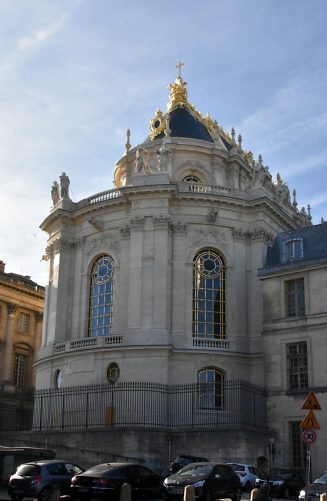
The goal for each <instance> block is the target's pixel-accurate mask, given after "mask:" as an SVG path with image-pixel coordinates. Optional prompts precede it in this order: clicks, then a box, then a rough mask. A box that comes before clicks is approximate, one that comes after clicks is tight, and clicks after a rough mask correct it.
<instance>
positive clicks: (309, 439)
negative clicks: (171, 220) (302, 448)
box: [302, 430, 317, 445]
mask: <svg viewBox="0 0 327 501" xmlns="http://www.w3.org/2000/svg"><path fill="white" fill-rule="evenodd" d="M302 437H303V442H304V443H305V444H306V445H310V444H313V442H315V441H316V438H317V433H316V432H315V431H314V430H303V432H302Z"/></svg>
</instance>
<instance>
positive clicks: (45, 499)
mask: <svg viewBox="0 0 327 501" xmlns="http://www.w3.org/2000/svg"><path fill="white" fill-rule="evenodd" d="M50 494H51V489H50V487H44V489H43V490H42V491H41V492H40V494H39V495H38V497H37V498H38V500H39V501H49V499H50Z"/></svg>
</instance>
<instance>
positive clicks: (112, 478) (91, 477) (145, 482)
mask: <svg viewBox="0 0 327 501" xmlns="http://www.w3.org/2000/svg"><path fill="white" fill-rule="evenodd" d="M162 481H163V478H162V477H161V476H160V475H158V474H157V473H154V472H153V471H151V470H150V469H149V468H147V467H146V466H143V465H139V464H133V463H103V464H97V465H95V466H92V467H91V468H89V469H88V470H86V471H84V472H83V473H80V474H79V475H75V476H74V477H73V478H72V481H71V493H72V496H73V497H77V498H79V499H82V500H85V499H91V498H107V499H110V500H119V497H120V490H121V486H122V485H123V484H126V483H127V484H129V485H130V486H131V496H132V499H142V500H144V499H158V498H161V497H162Z"/></svg>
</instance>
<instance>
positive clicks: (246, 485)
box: [243, 480, 251, 492]
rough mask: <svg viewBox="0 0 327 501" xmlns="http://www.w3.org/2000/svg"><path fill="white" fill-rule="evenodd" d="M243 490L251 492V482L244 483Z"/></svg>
mask: <svg viewBox="0 0 327 501" xmlns="http://www.w3.org/2000/svg"><path fill="white" fill-rule="evenodd" d="M243 489H244V490H245V491H246V492H248V491H250V490H251V482H249V480H248V481H247V482H246V483H245V485H244V487H243Z"/></svg>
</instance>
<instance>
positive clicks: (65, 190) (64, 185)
mask: <svg viewBox="0 0 327 501" xmlns="http://www.w3.org/2000/svg"><path fill="white" fill-rule="evenodd" d="M69 185H70V180H69V177H68V176H67V174H66V173H65V172H63V173H62V174H61V176H60V196H61V198H68V199H69Z"/></svg>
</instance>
